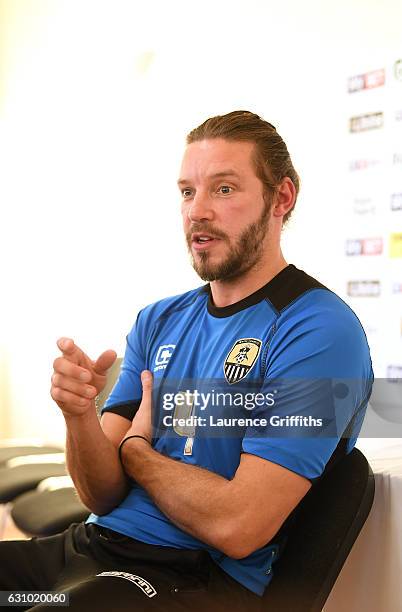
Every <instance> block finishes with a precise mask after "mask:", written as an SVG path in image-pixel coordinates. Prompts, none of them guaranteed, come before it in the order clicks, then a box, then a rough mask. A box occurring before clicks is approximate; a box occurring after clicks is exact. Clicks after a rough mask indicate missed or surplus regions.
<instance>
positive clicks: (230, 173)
mask: <svg viewBox="0 0 402 612" xmlns="http://www.w3.org/2000/svg"><path fill="white" fill-rule="evenodd" d="M229 176H233V177H235V178H240V176H239V175H238V174H237V172H235V171H234V170H223V171H222V172H215V174H210V175H209V176H208V178H209V179H217V178H226V177H229ZM189 182H190V181H188V180H186V179H183V178H181V179H179V180H178V181H177V184H178V185H179V187H180V185H185V184H187V183H189Z"/></svg>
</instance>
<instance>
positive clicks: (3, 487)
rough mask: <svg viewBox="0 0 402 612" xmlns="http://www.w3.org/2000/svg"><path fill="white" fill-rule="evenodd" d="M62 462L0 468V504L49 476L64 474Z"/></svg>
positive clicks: (28, 489)
mask: <svg viewBox="0 0 402 612" xmlns="http://www.w3.org/2000/svg"><path fill="white" fill-rule="evenodd" d="M66 474H67V471H66V466H65V464H64V463H30V464H26V465H18V466H16V467H13V468H5V467H2V468H0V504H6V503H8V502H10V501H12V500H13V499H15V498H16V497H17V495H20V494H21V493H25V491H30V490H32V489H35V487H37V486H38V484H39V483H40V481H41V480H44V479H45V478H48V477H49V476H66Z"/></svg>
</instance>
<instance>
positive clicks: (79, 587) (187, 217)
mask: <svg viewBox="0 0 402 612" xmlns="http://www.w3.org/2000/svg"><path fill="white" fill-rule="evenodd" d="M178 185H179V189H180V192H181V197H182V216H183V227H184V232H185V235H186V239H187V244H188V249H189V252H190V254H191V258H192V262H193V266H194V268H195V270H196V271H197V273H198V274H199V276H200V277H201V278H202V279H203V280H205V281H208V284H207V285H205V286H204V287H202V288H201V289H196V290H192V291H189V292H187V293H185V294H183V295H180V296H175V297H173V298H167V299H164V300H161V301H159V302H157V303H156V304H152V305H150V306H148V307H146V308H144V309H143V310H142V311H141V312H140V314H139V315H138V317H137V321H136V324H135V325H134V327H133V329H132V330H131V332H130V333H129V335H128V337H127V349H126V354H125V358H124V361H123V364H122V368H121V373H120V376H119V379H118V382H117V384H116V386H115V387H114V389H113V391H112V393H111V395H110V397H109V399H108V401H107V402H106V405H105V407H104V409H103V412H102V417H101V420H100V422H99V421H98V418H97V415H96V409H95V404H94V398H95V396H96V395H97V394H98V393H99V392H100V391H101V389H102V388H103V387H104V385H105V380H106V378H105V377H106V372H107V370H108V368H109V367H110V366H111V365H112V363H113V362H114V360H115V357H116V355H115V353H114V352H113V351H106V352H105V353H103V354H102V355H101V356H100V357H99V358H98V360H97V361H96V362H94V361H91V360H90V359H89V358H88V357H87V356H86V355H85V353H84V352H83V351H82V350H81V349H80V348H79V347H78V346H76V345H75V344H74V342H73V341H72V340H71V339H67V338H62V339H60V340H59V341H58V346H59V349H60V350H61V352H62V355H61V357H58V358H57V359H56V360H55V362H54V374H53V377H52V389H51V395H52V397H53V399H54V400H55V401H56V402H57V404H58V405H59V407H60V408H61V410H62V412H63V415H64V417H65V420H66V425H67V451H66V452H67V463H68V468H69V472H70V474H71V476H72V478H73V480H74V482H75V485H76V488H77V491H78V493H79V495H80V497H81V499H82V501H83V502H84V503H85V504H86V506H87V507H88V508H89V509H90V510H91V511H92V514H91V515H90V516H89V518H88V519H87V521H86V523H85V524H74V525H72V526H71V527H70V528H69V529H68V530H67V531H66V532H64V533H63V534H60V535H57V536H54V537H51V538H37V539H34V540H31V541H28V542H22V543H15V542H9V543H8V542H5V543H2V544H1V545H0V555H1V567H2V571H1V576H2V578H0V581H1V583H2V584H1V587H2V588H3V589H5V588H7V589H11V588H20V589H22V588H25V589H26V588H37V589H39V588H40V589H45V590H47V589H48V590H54V591H61V590H63V591H65V592H68V593H69V595H70V608H71V607H72V609H74V610H82V609H86V610H87V609H97V610H129V609H130V610H187V609H193V610H205V609H210V610H224V609H225V608H226V607H227V606H230V607H232V609H234V610H258V609H260V605H261V596H262V594H263V592H264V589H265V588H266V586H267V585H268V583H269V582H270V580H271V578H272V574H273V572H272V571H271V567H272V564H273V562H274V561H275V559H276V558H277V556H278V554H279V552H280V548H281V546H282V544H283V542H284V539H285V537H286V525H287V524H288V521H289V517H290V516H291V513H292V511H293V510H294V509H295V508H296V506H297V505H298V503H299V502H300V500H301V499H302V498H303V497H304V495H305V494H306V493H307V492H308V491H309V489H310V488H311V486H312V485H313V484H314V483H315V482H316V481H317V480H318V479H319V478H320V477H321V476H322V474H323V472H324V470H326V469H327V470H328V469H329V468H330V466H332V465H333V464H334V463H336V461H338V460H339V459H340V458H341V457H342V456H343V455H344V454H345V453H347V452H349V451H350V450H351V449H352V447H353V445H354V443H355V441H356V438H357V435H358V432H359V430H360V426H361V422H362V419H363V416H364V410H365V407H366V404H367V401H368V398H369V395H370V392H371V384H372V369H371V362H370V356H369V351H368V347H367V342H366V337H365V334H364V331H363V329H362V327H361V325H360V323H359V321H358V319H357V318H356V316H355V314H354V313H353V312H352V311H351V309H350V308H349V307H348V306H347V305H346V304H345V303H344V302H342V300H341V299H340V298H339V297H337V296H336V295H335V294H334V293H332V292H331V291H330V290H328V289H327V288H326V287H324V286H323V285H321V284H320V283H319V282H318V281H316V280H315V279H313V278H311V277H310V276H308V275H307V274H305V273H304V272H302V271H301V270H298V269H297V268H296V267H295V266H293V265H288V264H287V262H286V261H285V259H284V257H283V254H282V251H281V248H280V236H281V231H282V226H283V223H284V222H286V221H287V220H288V218H289V216H290V214H291V212H292V210H293V208H294V204H295V201H296V197H297V193H298V189H299V180H298V176H297V174H296V172H295V170H294V168H293V165H292V162H291V159H290V157H289V154H288V151H287V148H286V145H285V143H284V142H283V140H282V138H281V137H280V136H279V134H278V133H277V131H276V129H275V128H274V127H273V126H272V125H271V124H269V123H267V122H265V121H263V120H262V119H261V118H260V117H258V116H257V115H254V114H252V113H249V112H245V111H237V112H232V113H229V114H228V115H224V116H218V117H213V118H211V119H208V120H207V121H206V122H205V123H203V124H202V125H201V126H199V127H198V128H196V129H195V130H193V131H192V132H191V133H190V134H189V135H188V138H187V148H186V151H185V154H184V159H183V163H182V167H181V171H180V177H179V181H178ZM152 404H153V406H152V408H153V410H152V412H151V405H152ZM222 423H223V425H222ZM5 555H6V556H7V559H8V561H7V566H6V565H5V561H4V558H5ZM17 561H18V562H19V563H17ZM3 567H6V569H5V577H3V576H4V572H3ZM20 576H21V577H20ZM268 588H269V586H268ZM37 609H40V606H39V607H38V608H37Z"/></svg>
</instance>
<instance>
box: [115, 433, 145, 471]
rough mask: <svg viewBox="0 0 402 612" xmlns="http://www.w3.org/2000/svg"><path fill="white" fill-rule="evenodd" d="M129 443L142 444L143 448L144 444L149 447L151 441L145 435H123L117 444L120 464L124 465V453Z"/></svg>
mask: <svg viewBox="0 0 402 612" xmlns="http://www.w3.org/2000/svg"><path fill="white" fill-rule="evenodd" d="M129 444H130V445H133V444H142V445H143V447H144V448H145V446H148V447H149V448H151V441H150V440H149V439H148V438H146V437H145V436H142V435H140V434H132V435H130V436H125V438H123V440H122V441H121V442H120V445H119V459H120V462H121V464H122V465H124V453H125V452H127V447H128V445H129Z"/></svg>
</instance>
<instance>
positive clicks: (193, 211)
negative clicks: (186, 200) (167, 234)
mask: <svg viewBox="0 0 402 612" xmlns="http://www.w3.org/2000/svg"><path fill="white" fill-rule="evenodd" d="M213 217H214V211H213V207H212V202H211V198H210V197H209V195H208V194H207V193H201V192H197V193H196V194H195V195H194V197H193V200H192V202H191V206H190V208H189V209H188V218H189V219H190V221H202V220H204V219H205V220H207V221H212V219H213Z"/></svg>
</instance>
